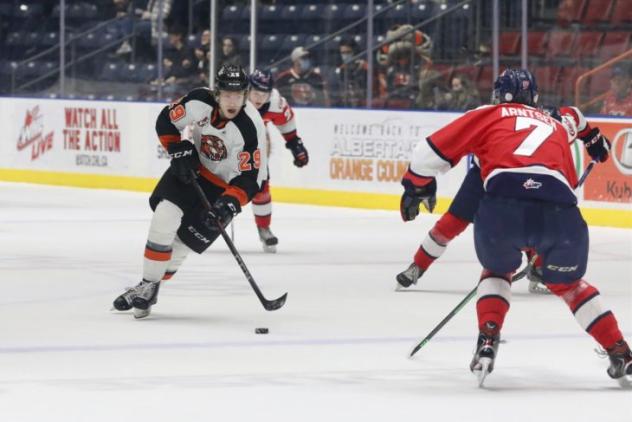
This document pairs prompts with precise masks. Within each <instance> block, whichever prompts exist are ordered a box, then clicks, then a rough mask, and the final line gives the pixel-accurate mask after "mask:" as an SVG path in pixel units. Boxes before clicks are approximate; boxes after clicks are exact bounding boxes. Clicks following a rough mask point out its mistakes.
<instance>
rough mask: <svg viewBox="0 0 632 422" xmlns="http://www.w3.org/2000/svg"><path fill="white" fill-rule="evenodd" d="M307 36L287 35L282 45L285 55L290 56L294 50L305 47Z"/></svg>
mask: <svg viewBox="0 0 632 422" xmlns="http://www.w3.org/2000/svg"><path fill="white" fill-rule="evenodd" d="M305 38H306V36H305V35H303V34H294V35H286V36H285V38H284V39H283V43H282V44H281V50H282V51H283V53H287V54H289V53H290V52H291V51H292V50H293V49H294V48H296V47H298V46H301V45H302V46H304V44H305Z"/></svg>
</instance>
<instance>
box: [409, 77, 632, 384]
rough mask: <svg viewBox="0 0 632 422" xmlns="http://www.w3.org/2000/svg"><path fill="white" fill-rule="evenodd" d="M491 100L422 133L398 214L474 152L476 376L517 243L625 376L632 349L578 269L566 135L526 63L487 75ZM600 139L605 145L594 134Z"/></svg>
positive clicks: (582, 259)
mask: <svg viewBox="0 0 632 422" xmlns="http://www.w3.org/2000/svg"><path fill="white" fill-rule="evenodd" d="M494 98H495V99H496V101H495V102H496V103H497V104H496V105H490V106H485V107H479V108H477V109H475V110H472V111H469V112H467V113H465V114H464V115H463V116H461V117H459V118H458V119H456V120H455V121H453V122H451V123H450V124H448V125H447V126H445V127H444V128H442V129H440V130H438V131H437V132H435V133H433V134H432V135H430V136H429V137H428V138H426V140H423V141H421V142H420V143H419V144H418V145H417V146H416V148H415V150H414V152H413V157H412V160H411V164H410V167H409V169H408V172H407V173H406V175H405V176H404V180H403V184H404V187H405V192H404V194H403V196H402V201H401V212H402V217H403V218H404V220H406V221H408V220H412V219H414V218H415V217H416V216H417V214H418V213H419V204H420V203H422V202H423V203H426V204H428V205H427V207H428V208H432V204H433V203H434V202H435V201H436V189H437V183H436V180H435V176H436V175H437V174H438V173H443V172H446V171H448V170H449V169H450V168H451V167H453V166H454V165H456V164H457V163H458V162H459V160H460V159H461V158H462V157H463V156H465V155H467V154H474V155H475V156H476V157H477V158H478V159H479V163H480V173H481V178H482V180H483V187H484V195H483V198H482V199H481V200H480V203H479V206H478V209H477V211H476V218H475V219H474V242H475V246H476V254H477V256H478V259H479V262H480V263H481V265H482V266H483V271H482V274H481V277H480V281H479V284H478V289H477V295H478V300H477V303H476V312H477V319H478V329H479V335H478V340H477V343H476V350H475V353H474V357H473V359H472V361H471V363H470V369H471V371H472V372H474V373H475V374H476V375H477V376H478V379H479V385H482V383H483V381H484V379H485V376H486V375H487V374H489V373H491V372H492V370H493V369H494V360H495V358H496V356H497V353H498V346H499V342H500V332H501V329H502V326H503V322H504V319H505V315H506V314H507V311H508V310H509V304H510V301H511V277H512V274H513V272H514V271H515V270H516V269H517V268H518V267H519V265H520V262H521V255H522V252H521V249H523V248H533V249H535V251H536V253H538V254H540V256H542V258H543V262H542V273H543V279H544V280H545V283H546V286H547V287H548V288H549V290H551V292H552V293H553V294H555V295H557V296H559V297H560V298H562V299H563V300H564V301H565V302H566V303H567V305H568V306H569V308H570V309H571V311H572V312H573V314H574V316H575V318H576V320H577V321H578V323H579V324H580V325H581V327H582V328H583V329H584V330H586V332H587V333H588V334H590V335H591V336H592V337H593V338H594V339H595V340H596V341H597V342H598V343H599V344H600V345H601V346H602V347H603V348H604V349H605V351H606V352H607V354H608V356H609V358H610V366H609V367H608V370H607V373H608V375H609V376H610V377H611V378H614V379H617V380H618V381H620V383H621V384H622V385H625V384H626V383H629V378H628V377H629V376H630V375H632V351H630V347H629V346H628V344H627V342H626V341H625V340H624V339H623V335H622V333H621V331H620V330H619V327H618V323H617V320H616V319H615V316H614V315H613V313H612V311H610V310H609V309H607V308H606V307H605V306H604V305H603V304H602V303H601V301H600V297H599V291H598V290H597V289H596V288H595V287H594V286H592V285H590V284H589V283H588V282H587V281H586V280H584V279H583V276H584V274H585V272H586V266H587V261H588V228H587V226H586V223H585V221H584V220H583V218H582V216H581V213H580V211H579V208H578V207H577V198H576V196H575V193H574V188H575V187H576V186H577V183H578V180H577V174H576V172H575V166H574V163H573V157H572V153H571V148H570V142H571V141H572V140H573V137H572V136H571V135H570V134H569V133H568V132H567V130H566V129H565V128H564V126H563V125H562V124H561V123H560V122H558V121H557V120H555V119H553V118H552V117H551V116H549V115H547V114H546V113H543V112H541V111H539V110H538V109H536V108H535V105H536V103H537V87H536V83H535V79H534V78H533V76H532V75H531V74H530V73H529V72H528V71H526V70H513V69H507V70H506V71H504V72H503V73H502V74H501V75H500V76H499V77H498V79H497V80H496V82H495V84H494ZM598 142H601V148H604V149H607V145H604V141H603V140H600V141H598Z"/></svg>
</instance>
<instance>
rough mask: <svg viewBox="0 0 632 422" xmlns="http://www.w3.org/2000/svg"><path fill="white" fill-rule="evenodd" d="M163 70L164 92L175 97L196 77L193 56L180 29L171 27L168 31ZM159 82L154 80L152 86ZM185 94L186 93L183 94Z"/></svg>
mask: <svg viewBox="0 0 632 422" xmlns="http://www.w3.org/2000/svg"><path fill="white" fill-rule="evenodd" d="M162 65H163V68H164V77H165V79H164V83H163V86H164V88H163V89H164V91H165V93H167V94H172V95H176V94H178V93H180V92H184V91H186V90H187V89H188V88H189V87H190V85H192V80H193V79H195V77H196V76H197V72H196V69H195V67H194V65H193V55H192V53H191V51H190V49H189V48H188V47H187V46H186V44H185V43H184V32H183V30H182V28H180V27H177V26H175V27H172V28H171V29H170V31H169V40H168V48H167V49H166V50H165V56H164V58H163V60H162ZM160 82H161V81H159V80H156V81H154V82H153V84H158V83H160ZM185 93H186V92H185Z"/></svg>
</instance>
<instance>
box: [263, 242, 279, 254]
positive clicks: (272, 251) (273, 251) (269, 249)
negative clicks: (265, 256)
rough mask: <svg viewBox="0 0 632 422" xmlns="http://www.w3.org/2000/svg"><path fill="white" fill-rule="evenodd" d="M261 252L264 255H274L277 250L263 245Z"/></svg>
mask: <svg viewBox="0 0 632 422" xmlns="http://www.w3.org/2000/svg"><path fill="white" fill-rule="evenodd" d="M263 251H264V252H265V253H276V251H277V249H276V245H266V244H264V245H263Z"/></svg>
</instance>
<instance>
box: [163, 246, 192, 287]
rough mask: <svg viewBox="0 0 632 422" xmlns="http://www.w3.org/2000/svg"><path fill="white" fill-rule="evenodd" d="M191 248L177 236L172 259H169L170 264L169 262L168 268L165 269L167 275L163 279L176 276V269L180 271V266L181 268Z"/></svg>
mask: <svg viewBox="0 0 632 422" xmlns="http://www.w3.org/2000/svg"><path fill="white" fill-rule="evenodd" d="M190 250H191V249H189V247H188V246H187V245H185V244H184V243H182V241H181V240H180V238H179V237H178V236H176V238H175V239H174V240H173V246H172V250H171V260H170V261H169V264H167V270H166V271H165V275H164V276H163V277H162V279H163V280H169V279H171V278H172V277H173V276H174V274H175V273H176V271H178V268H180V265H182V262H184V259H185V258H186V257H187V255H188V254H189V251H190Z"/></svg>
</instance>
